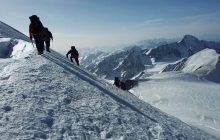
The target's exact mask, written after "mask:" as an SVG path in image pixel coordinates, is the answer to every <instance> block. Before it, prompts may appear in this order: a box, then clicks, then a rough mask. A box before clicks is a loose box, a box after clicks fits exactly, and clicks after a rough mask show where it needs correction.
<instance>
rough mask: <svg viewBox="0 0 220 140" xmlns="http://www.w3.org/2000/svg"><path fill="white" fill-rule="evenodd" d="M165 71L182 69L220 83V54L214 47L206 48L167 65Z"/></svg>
mask: <svg viewBox="0 0 220 140" xmlns="http://www.w3.org/2000/svg"><path fill="white" fill-rule="evenodd" d="M165 71H182V72H184V73H191V74H194V75H197V76H199V77H200V78H206V79H208V80H210V81H214V82H217V83H220V78H219V77H220V55H219V54H218V53H217V52H216V51H215V50H213V49H204V50H202V51H200V52H198V53H196V54H194V55H192V56H191V57H189V58H185V59H182V60H180V61H179V62H177V63H174V64H169V65H167V66H166V67H165V68H164V69H163V70H162V72H165Z"/></svg>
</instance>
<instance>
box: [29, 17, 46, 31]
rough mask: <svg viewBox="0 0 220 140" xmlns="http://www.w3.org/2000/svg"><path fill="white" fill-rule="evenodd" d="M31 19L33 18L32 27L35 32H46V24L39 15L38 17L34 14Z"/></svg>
mask: <svg viewBox="0 0 220 140" xmlns="http://www.w3.org/2000/svg"><path fill="white" fill-rule="evenodd" d="M30 20H31V27H32V33H33V34H37V33H43V32H44V26H43V24H42V23H41V21H40V19H39V17H37V16H36V15H33V16H31V17H30Z"/></svg>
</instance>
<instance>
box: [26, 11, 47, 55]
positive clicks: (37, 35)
mask: <svg viewBox="0 0 220 140" xmlns="http://www.w3.org/2000/svg"><path fill="white" fill-rule="evenodd" d="M29 19H30V21H31V23H30V25H29V35H30V39H31V41H32V38H34V40H35V43H36V47H37V51H38V54H39V55H41V54H43V51H44V26H43V24H42V23H41V21H40V19H39V17H38V16H36V15H32V16H30V17H29Z"/></svg>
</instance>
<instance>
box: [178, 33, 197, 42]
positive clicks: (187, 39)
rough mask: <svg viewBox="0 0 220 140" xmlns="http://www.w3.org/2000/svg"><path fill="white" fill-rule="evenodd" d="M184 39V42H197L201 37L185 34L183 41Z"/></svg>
mask: <svg viewBox="0 0 220 140" xmlns="http://www.w3.org/2000/svg"><path fill="white" fill-rule="evenodd" d="M183 41H184V42H197V41H199V39H198V38H196V37H195V36H193V35H184V37H183V39H182V41H181V42H183Z"/></svg>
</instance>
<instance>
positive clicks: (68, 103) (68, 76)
mask: <svg viewBox="0 0 220 140" xmlns="http://www.w3.org/2000/svg"><path fill="white" fill-rule="evenodd" d="M1 30H4V29H1ZM11 33H12V34H13V32H11ZM7 37H8V36H7ZM0 47H1V46H0ZM1 51H2V50H1ZM35 51H36V50H35V49H34V48H33V47H32V45H31V44H30V43H29V42H26V41H23V40H20V41H18V44H17V45H16V46H14V47H13V51H12V53H11V55H10V58H4V59H2V58H1V59H0V64H1V67H0V106H1V109H0V114H1V117H0V134H1V135H0V139H198V140H204V139H212V140H215V139H217V138H215V137H213V136H211V135H209V134H208V133H205V132H203V131H201V130H199V129H197V128H195V127H192V126H190V125H188V124H186V123H183V122H182V121H180V120H178V119H176V118H174V117H172V116H170V115H167V114H166V113H163V112H161V111H160V110H159V109H156V108H154V107H152V106H150V105H149V104H147V103H145V102H143V101H141V100H139V99H138V98H137V97H136V96H134V95H132V94H130V93H129V92H125V91H122V90H120V89H118V88H115V87H114V86H112V85H110V84H108V83H106V82H105V81H103V80H101V79H99V78H97V77H95V76H93V75H91V74H90V73H89V72H87V71H86V70H84V69H83V68H81V67H78V66H76V65H74V64H72V63H71V62H70V61H69V60H67V59H66V58H65V57H64V56H62V55H60V54H59V53H57V52H55V51H52V53H46V54H43V55H42V56H40V55H36V54H35ZM2 53H3V54H4V52H2Z"/></svg>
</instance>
